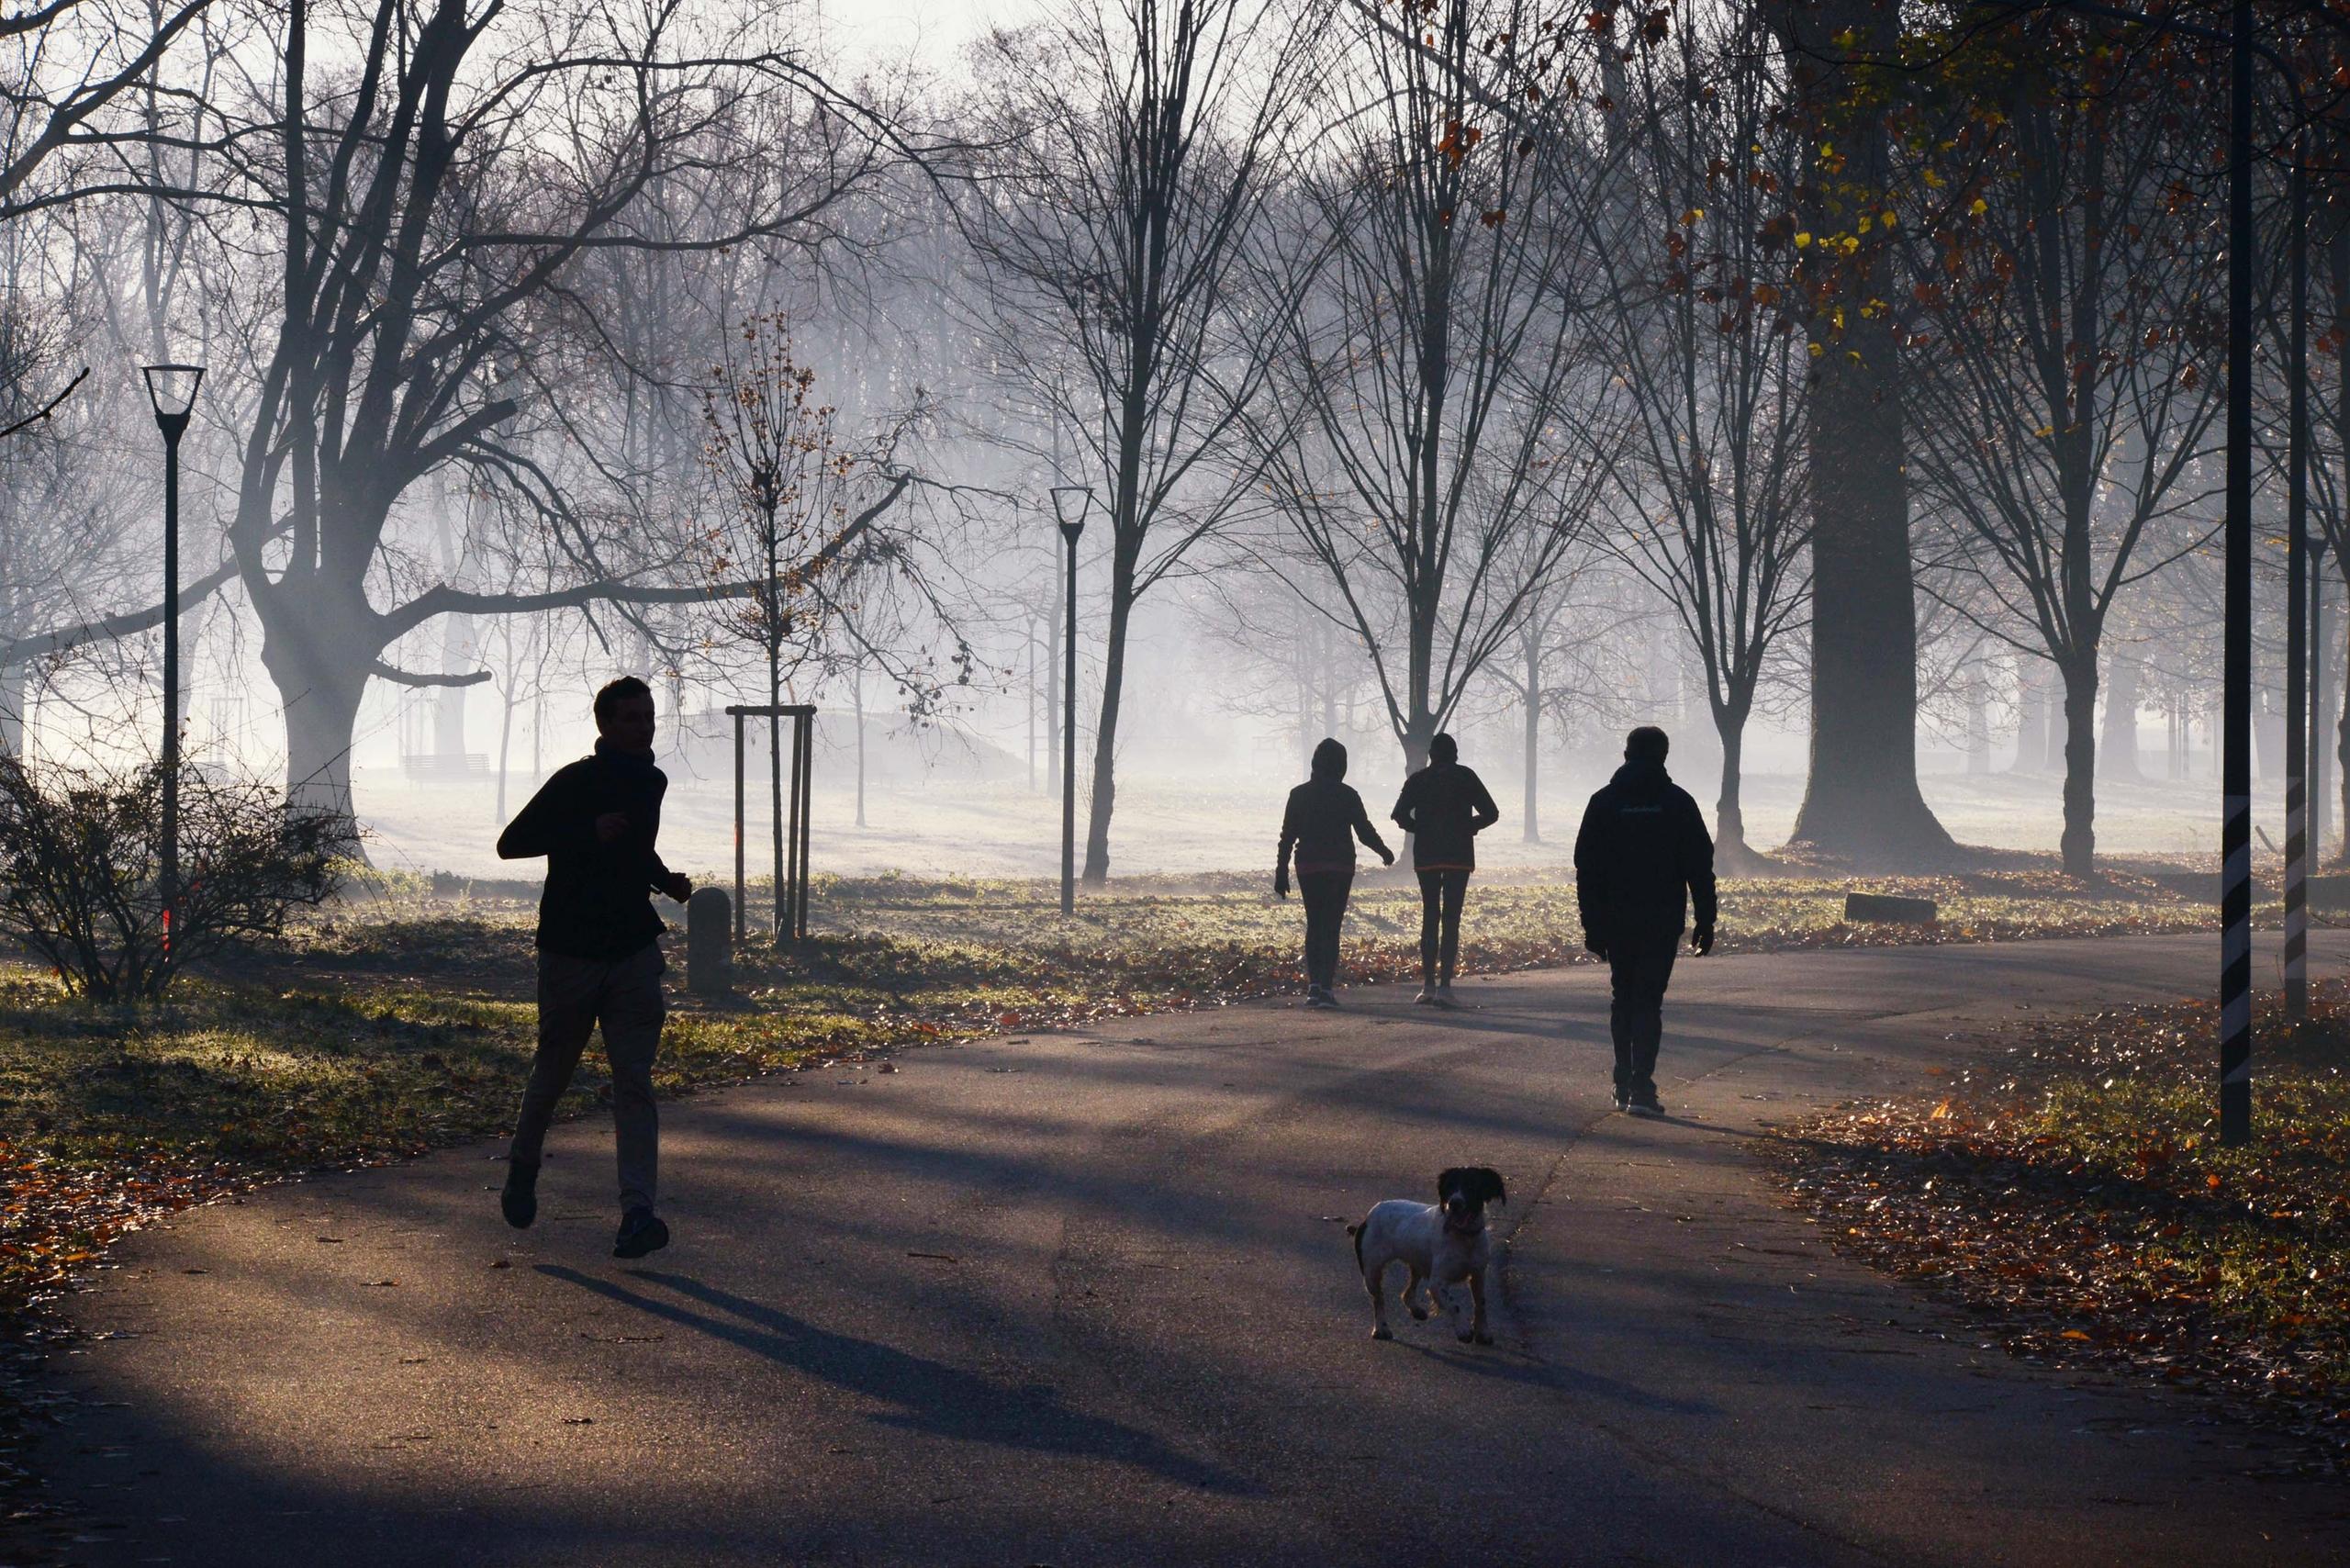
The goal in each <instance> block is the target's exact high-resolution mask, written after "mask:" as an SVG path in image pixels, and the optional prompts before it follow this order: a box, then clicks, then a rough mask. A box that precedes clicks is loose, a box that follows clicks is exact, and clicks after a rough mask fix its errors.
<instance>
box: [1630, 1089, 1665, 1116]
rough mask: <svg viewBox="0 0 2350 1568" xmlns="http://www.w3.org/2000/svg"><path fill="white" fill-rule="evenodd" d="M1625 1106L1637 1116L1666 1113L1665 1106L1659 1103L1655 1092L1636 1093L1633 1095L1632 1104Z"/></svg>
mask: <svg viewBox="0 0 2350 1568" xmlns="http://www.w3.org/2000/svg"><path fill="white" fill-rule="evenodd" d="M1625 1108H1626V1109H1627V1110H1628V1111H1630V1112H1631V1113H1632V1114H1634V1115H1635V1116H1662V1115H1663V1114H1664V1107H1663V1106H1662V1105H1660V1104H1658V1103H1657V1098H1656V1096H1655V1095H1653V1094H1637V1095H1634V1096H1633V1097H1632V1103H1631V1104H1629V1105H1628V1106H1627V1107H1625Z"/></svg>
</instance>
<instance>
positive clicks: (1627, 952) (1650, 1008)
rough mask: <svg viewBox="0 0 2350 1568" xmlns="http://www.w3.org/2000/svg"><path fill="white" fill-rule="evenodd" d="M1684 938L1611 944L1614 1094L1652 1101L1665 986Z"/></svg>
mask: <svg viewBox="0 0 2350 1568" xmlns="http://www.w3.org/2000/svg"><path fill="white" fill-rule="evenodd" d="M1680 946H1681V934H1680V933H1679V932H1675V933H1673V935H1670V936H1662V937H1659V936H1643V937H1639V938H1636V939H1634V940H1631V941H1615V942H1610V943H1609V944H1608V945H1607V974H1608V979H1609V980H1611V981H1612V982H1613V984H1614V991H1615V1000H1614V1002H1612V1003H1611V1004H1610V1005H1609V1007H1608V1009H1607V1032H1608V1033H1609V1034H1611V1035H1613V1036H1615V1037H1616V1092H1617V1093H1618V1094H1629V1095H1633V1096H1635V1097H1637V1098H1642V1099H1652V1098H1654V1097H1655V1094H1656V1051H1657V1047H1658V1046H1659V1045H1661V1044H1662V1043H1663V1040H1664V987H1665V982H1666V981H1668V980H1671V979H1672V978H1673V954H1674V952H1675V951H1677V950H1678V949H1679V947H1680Z"/></svg>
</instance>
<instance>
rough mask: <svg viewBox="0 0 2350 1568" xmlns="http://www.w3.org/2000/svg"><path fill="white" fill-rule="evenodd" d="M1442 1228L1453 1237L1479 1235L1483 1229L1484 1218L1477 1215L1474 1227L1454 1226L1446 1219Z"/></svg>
mask: <svg viewBox="0 0 2350 1568" xmlns="http://www.w3.org/2000/svg"><path fill="white" fill-rule="evenodd" d="M1444 1228H1445V1229H1446V1230H1447V1231H1449V1232H1450V1233H1451V1234H1452V1235H1454V1236H1476V1235H1480V1234H1482V1233H1483V1230H1484V1228H1485V1216H1484V1215H1478V1216H1477V1223H1476V1224H1474V1225H1455V1224H1453V1223H1452V1221H1451V1220H1449V1219H1447V1220H1446V1221H1445V1222H1444Z"/></svg>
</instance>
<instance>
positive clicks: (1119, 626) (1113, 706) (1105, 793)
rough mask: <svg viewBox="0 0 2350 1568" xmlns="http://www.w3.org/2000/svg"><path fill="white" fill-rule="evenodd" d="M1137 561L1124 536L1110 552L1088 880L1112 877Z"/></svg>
mask: <svg viewBox="0 0 2350 1568" xmlns="http://www.w3.org/2000/svg"><path fill="white" fill-rule="evenodd" d="M1134 589H1135V563H1134V560H1133V558H1132V554H1130V553H1129V549H1128V546H1127V544H1126V543H1125V540H1124V539H1121V540H1119V541H1118V542H1117V543H1115V544H1114V545H1113V547H1112V550H1111V554H1110V631H1109V636H1108V637H1107V638H1106V639H1105V640H1104V642H1103V645H1102V709H1101V712H1100V713H1099V715H1098V716H1097V717H1096V718H1095V720H1094V726H1093V801H1092V806H1091V812H1089V814H1088V816H1087V818H1086V828H1085V885H1086V886H1087V887H1089V888H1098V887H1101V886H1102V884H1104V883H1106V882H1107V881H1109V879H1110V812H1111V809H1112V808H1113V806H1114V805H1115V804H1116V802H1117V780H1116V779H1115V778H1113V769H1114V768H1115V767H1116V762H1117V750H1118V700H1119V697H1120V696H1121V694H1122V689H1123V687H1124V684H1125V673H1126V633H1127V628H1128V625H1129V623H1130V622H1132V621H1133V619H1134V608H1135V591H1134Z"/></svg>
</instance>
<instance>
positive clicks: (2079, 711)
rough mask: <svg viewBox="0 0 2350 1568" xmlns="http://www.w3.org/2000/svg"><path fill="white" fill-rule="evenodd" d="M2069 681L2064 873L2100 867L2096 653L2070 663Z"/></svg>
mask: <svg viewBox="0 0 2350 1568" xmlns="http://www.w3.org/2000/svg"><path fill="white" fill-rule="evenodd" d="M2063 667H2064V677H2065V833H2064V837H2063V838H2062V840H2061V841H2060V847H2061V850H2062V853H2063V856H2064V861H2065V875H2067V876H2070V877H2088V876H2091V875H2093V874H2094V873H2095V871H2096V869H2097V828H2096V819H2097V655H2095V654H2087V655H2081V656H2079V657H2077V658H2076V659H2073V660H2071V661H2069V662H2068V663H2066V664H2065V666H2063Z"/></svg>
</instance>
